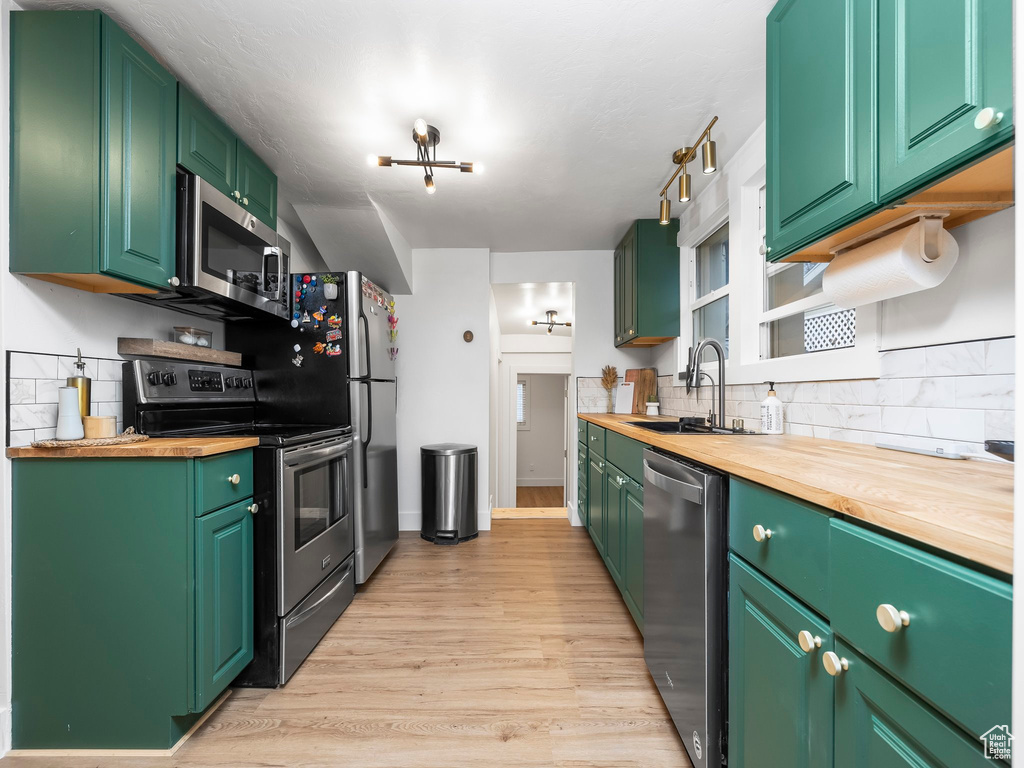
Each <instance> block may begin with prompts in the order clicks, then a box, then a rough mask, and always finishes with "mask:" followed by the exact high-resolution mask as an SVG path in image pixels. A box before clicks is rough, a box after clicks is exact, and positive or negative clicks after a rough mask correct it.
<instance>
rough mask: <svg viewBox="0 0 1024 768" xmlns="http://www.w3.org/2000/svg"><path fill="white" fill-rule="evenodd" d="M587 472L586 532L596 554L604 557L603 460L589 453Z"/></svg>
mask: <svg viewBox="0 0 1024 768" xmlns="http://www.w3.org/2000/svg"><path fill="white" fill-rule="evenodd" d="M588 467H589V468H588V470H587V509H588V510H589V513H588V515H587V530H588V531H589V532H590V538H592V539H593V540H594V545H595V546H596V547H597V551H598V553H599V554H600V555H601V557H604V516H605V509H604V506H605V504H604V499H605V496H604V493H605V491H604V475H605V472H604V460H603V459H600V458H598V457H597V456H595V455H594V454H593V451H591V455H590V463H589V465H588Z"/></svg>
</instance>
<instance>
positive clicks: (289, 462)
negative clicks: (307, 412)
mask: <svg viewBox="0 0 1024 768" xmlns="http://www.w3.org/2000/svg"><path fill="white" fill-rule="evenodd" d="M351 450H352V441H351V440H346V441H345V442H343V443H339V444H337V445H328V446H327V447H325V448H307V449H304V450H297V451H295V453H285V455H284V463H285V465H286V466H289V467H290V466H295V465H296V464H309V463H312V462H314V461H319V460H321V459H333V458H335V457H336V456H344V455H346V454H347V453H349V452H350V451H351Z"/></svg>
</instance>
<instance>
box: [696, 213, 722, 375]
mask: <svg viewBox="0 0 1024 768" xmlns="http://www.w3.org/2000/svg"><path fill="white" fill-rule="evenodd" d="M690 284H691V291H690V313H691V315H692V327H693V342H692V345H691V346H693V347H694V348H696V347H697V344H698V343H699V342H700V340H701V339H706V338H712V339H716V340H717V341H720V342H721V343H722V348H723V349H724V350H725V356H726V358H728V357H729V223H728V222H726V223H725V224H723V225H722V226H721V227H719V228H718V229H717V230H715V231H714V232H713V233H712V234H711V235H710V236H709V237H707V238H705V239H704V240H702V241H701V242H700V243H698V245H697V247H696V248H695V249H694V250H693V259H692V271H691V280H690ZM713 359H714V352H713V351H712V350H705V352H704V356H703V357H702V358H701V362H702V363H703V362H709V361H711V360H713Z"/></svg>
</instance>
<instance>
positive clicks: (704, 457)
mask: <svg viewBox="0 0 1024 768" xmlns="http://www.w3.org/2000/svg"><path fill="white" fill-rule="evenodd" d="M579 417H580V418H581V419H583V420H585V421H589V422H592V423H594V424H597V425H598V426H601V427H604V428H606V429H610V430H612V431H614V432H618V433H619V434H622V435H625V436H626V437H631V438H633V439H634V440H638V441H640V442H642V443H647V444H648V445H653V446H655V447H657V448H661V449H663V450H665V451H669V452H671V453H675V454H677V455H678V456H682V457H683V458H688V459H692V460H693V461H696V462H699V463H701V464H706V465H708V466H710V467H714V468H716V469H720V470H722V471H723V472H727V473H728V474H730V475H735V476H736V477H741V478H744V479H746V480H750V481H752V482H755V483H760V484H761V485H765V486H768V487H769V488H774V489H776V490H778V491H782V492H783V493H788V494H790V495H792V496H796V497H798V498H800V499H804V500H806V501H809V502H812V503H814V504H817V505H819V506H822V507H826V508H828V509H831V510H834V511H835V512H838V513H840V514H842V515H845V516H847V517H850V518H856V519H858V520H863V521H865V522H867V523H871V524H873V525H876V526H878V527H880V528H884V529H885V530H887V531H891V532H893V533H896V534H900V535H902V536H906V537H907V538H909V539H914V540H916V541H919V542H922V543H924V544H929V545H931V546H933V547H936V548H937V549H940V550H943V551H945V552H950V553H952V554H954V555H958V556H960V557H963V558H965V559H967V560H971V561H973V562H976V563H981V564H982V565H986V566H988V567H990V568H993V569H995V570H998V571H1002V572H1003V573H1012V572H1013V465H1012V464H997V463H994V462H985V461H970V460H967V461H953V460H950V459H939V458H935V457H930V456H922V455H920V454H914V453H904V452H902V451H890V450H886V449H884V448H875V447H874V446H868V445H857V444H854V443H844V442H840V441H837V440H820V439H816V438H810V437H797V436H795V435H735V436H733V435H685V436H683V435H672V436H669V435H661V434H658V433H656V432H649V431H648V430H646V429H642V428H640V427H631V426H629V425H628V424H626V423H625V422H627V421H654V420H655V419H652V418H648V417H645V416H637V415H633V416H628V415H617V414H607V413H599V414H598V413H581V414H579ZM661 420H663V421H664V420H668V421H672V420H673V419H666V418H665V417H662V419H661Z"/></svg>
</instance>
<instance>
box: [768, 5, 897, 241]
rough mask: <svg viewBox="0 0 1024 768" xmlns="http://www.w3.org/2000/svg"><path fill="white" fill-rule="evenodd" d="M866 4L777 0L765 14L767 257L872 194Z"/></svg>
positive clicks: (866, 205) (871, 60) (870, 200)
mask: <svg viewBox="0 0 1024 768" xmlns="http://www.w3.org/2000/svg"><path fill="white" fill-rule="evenodd" d="M875 2H876V0H829V2H823V1H822V0H780V2H779V3H777V4H776V6H775V7H774V8H773V9H772V11H771V13H770V14H769V15H768V22H767V69H768V82H767V122H766V131H767V137H766V139H767V159H766V160H767V166H766V174H767V193H768V233H767V244H768V247H769V248H770V249H771V250H770V251H769V252H768V258H769V259H770V260H773V261H774V260H775V259H778V258H782V257H783V256H785V255H787V254H788V253H790V252H792V251H795V250H797V249H798V248H799V247H800V246H803V245H805V244H808V243H810V242H813V241H814V240H815V239H817V238H819V237H821V236H823V235H824V234H825V233H827V232H829V231H831V230H834V229H837V228H838V227H839V226H840V225H841V224H844V223H846V222H848V221H851V220H853V219H854V218H856V217H857V216H858V215H859V214H861V213H863V212H865V211H867V210H869V209H870V208H871V207H872V206H873V205H874V203H875V201H876V192H875V186H876V181H875V169H876V157H877V154H876V153H877V150H876V146H875V144H876V143H875V140H874V117H875V112H874V104H875V85H874V66H875V49H874V32H875V30H874V28H873V27H874V4H875Z"/></svg>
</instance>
